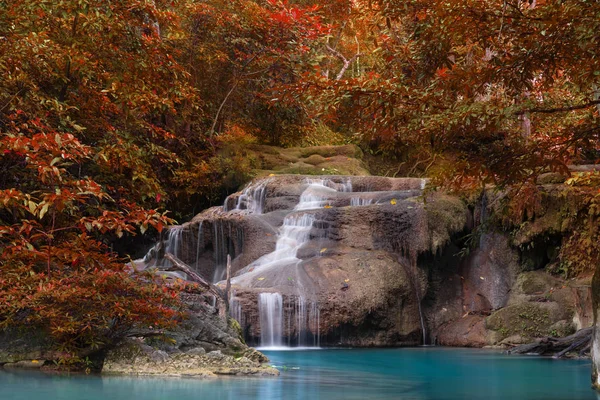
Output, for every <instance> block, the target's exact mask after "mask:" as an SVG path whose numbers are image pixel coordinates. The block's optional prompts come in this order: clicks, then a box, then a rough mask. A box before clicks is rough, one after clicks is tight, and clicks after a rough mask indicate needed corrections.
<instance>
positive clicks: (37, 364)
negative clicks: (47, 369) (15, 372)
mask: <svg viewBox="0 0 600 400" xmlns="http://www.w3.org/2000/svg"><path fill="white" fill-rule="evenodd" d="M45 362H46V360H21V361H17V362H13V363H6V364H4V365H3V367H4V368H7V369H11V368H16V369H39V368H42V367H43V366H44V363H45Z"/></svg>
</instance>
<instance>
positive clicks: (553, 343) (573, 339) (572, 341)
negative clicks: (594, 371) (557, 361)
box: [507, 327, 593, 358]
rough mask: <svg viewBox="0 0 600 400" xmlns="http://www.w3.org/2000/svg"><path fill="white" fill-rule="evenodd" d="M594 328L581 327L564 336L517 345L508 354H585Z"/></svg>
mask: <svg viewBox="0 0 600 400" xmlns="http://www.w3.org/2000/svg"><path fill="white" fill-rule="evenodd" d="M592 330H593V329H592V328H591V327H590V328H584V329H581V330H579V331H577V332H575V333H574V334H572V335H570V336H566V337H564V338H555V337H550V336H547V337H544V338H541V339H537V340H536V341H535V342H533V343H527V344H523V345H520V346H516V347H514V348H512V349H510V350H508V351H507V353H508V354H535V355H540V356H553V357H554V358H563V357H565V356H566V355H567V354H568V353H573V352H579V355H583V354H584V353H585V352H587V351H588V350H589V349H590V347H591V342H592Z"/></svg>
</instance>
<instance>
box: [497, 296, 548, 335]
mask: <svg viewBox="0 0 600 400" xmlns="http://www.w3.org/2000/svg"><path fill="white" fill-rule="evenodd" d="M485 323H486V328H488V329H491V330H494V331H497V332H498V333H500V335H501V338H500V340H502V339H505V338H507V337H508V336H512V335H520V336H522V337H525V338H534V337H540V336H545V335H547V334H548V331H549V330H550V327H551V325H552V320H551V319H550V316H549V314H548V311H547V310H545V309H544V308H542V307H541V306H539V305H536V304H523V305H513V306H508V307H505V308H502V309H500V310H498V311H496V312H495V313H493V314H492V315H490V316H489V317H488V318H487V319H486V322H485Z"/></svg>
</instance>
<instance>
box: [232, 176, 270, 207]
mask: <svg viewBox="0 0 600 400" xmlns="http://www.w3.org/2000/svg"><path fill="white" fill-rule="evenodd" d="M269 181H270V180H269V179H265V180H262V181H259V182H257V183H254V184H251V185H248V186H247V187H246V188H244V190H243V191H242V193H241V194H240V195H239V196H238V197H237V201H236V202H235V208H232V209H230V208H229V204H230V203H231V201H230V199H229V198H227V199H226V200H225V204H224V205H223V211H225V212H230V211H245V212H247V213H249V214H262V213H263V212H264V208H265V198H266V195H267V185H268V183H269Z"/></svg>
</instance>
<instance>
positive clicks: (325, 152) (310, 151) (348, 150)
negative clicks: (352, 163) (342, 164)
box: [300, 144, 363, 158]
mask: <svg viewBox="0 0 600 400" xmlns="http://www.w3.org/2000/svg"><path fill="white" fill-rule="evenodd" d="M314 154H317V155H320V156H321V157H325V158H327V157H334V156H346V157H352V158H362V156H363V153H362V150H360V148H359V147H358V146H355V145H353V144H348V145H345V146H315V147H305V148H301V149H300V155H301V157H304V158H307V157H310V156H312V155H314Z"/></svg>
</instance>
